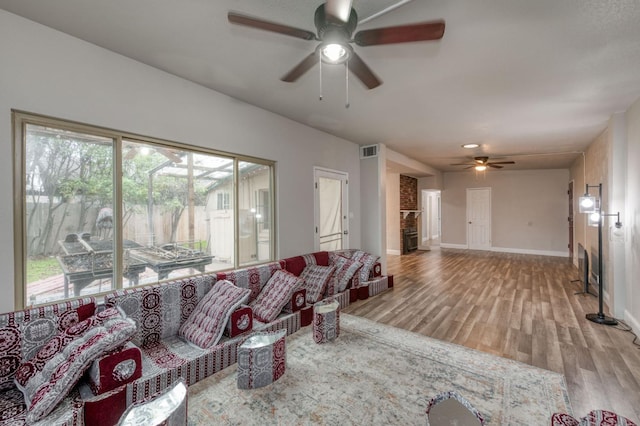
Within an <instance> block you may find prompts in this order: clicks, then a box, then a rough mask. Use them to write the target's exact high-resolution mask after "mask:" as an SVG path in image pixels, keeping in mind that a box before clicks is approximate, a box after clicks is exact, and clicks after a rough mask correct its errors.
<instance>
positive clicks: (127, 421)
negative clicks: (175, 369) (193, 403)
mask: <svg viewBox="0 0 640 426" xmlns="http://www.w3.org/2000/svg"><path fill="white" fill-rule="evenodd" d="M186 424H187V386H186V385H185V384H184V380H182V379H180V380H178V381H177V382H176V383H175V384H173V385H172V386H171V387H170V388H168V389H167V390H165V391H164V392H162V393H161V394H159V395H158V396H155V397H153V398H152V399H150V400H149V401H145V402H142V403H140V404H136V405H132V406H131V407H129V408H128V409H127V410H126V411H125V412H124V414H123V415H122V417H121V418H120V421H119V422H118V426H139V425H148V426H160V425H162V426H186Z"/></svg>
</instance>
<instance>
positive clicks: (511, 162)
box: [489, 161, 516, 164]
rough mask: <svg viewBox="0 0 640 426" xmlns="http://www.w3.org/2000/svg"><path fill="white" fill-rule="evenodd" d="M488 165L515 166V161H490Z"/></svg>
mask: <svg viewBox="0 0 640 426" xmlns="http://www.w3.org/2000/svg"><path fill="white" fill-rule="evenodd" d="M489 164H516V162H515V161H492V162H491V163H489Z"/></svg>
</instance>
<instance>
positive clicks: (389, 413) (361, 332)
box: [188, 314, 572, 425]
mask: <svg viewBox="0 0 640 426" xmlns="http://www.w3.org/2000/svg"><path fill="white" fill-rule="evenodd" d="M286 357H287V363H286V372H285V374H284V376H283V377H281V378H280V379H279V380H278V381H276V382H274V383H272V384H270V385H268V386H266V387H263V388H259V389H253V390H240V389H238V388H237V385H236V366H235V365H234V366H232V367H229V368H227V369H225V370H223V371H221V372H219V373H216V374H214V375H213V376H211V377H208V378H207V379H205V380H202V381H200V382H198V383H196V384H195V385H193V386H191V387H190V389H189V401H188V404H189V424H190V425H209V424H230V425H306V424H324V425H348V424H352V425H424V424H425V410H426V407H427V403H428V401H429V399H430V398H432V397H433V396H435V395H437V394H439V393H441V392H446V391H449V390H455V391H457V392H458V393H459V394H461V395H462V396H464V397H465V398H466V399H467V400H469V401H470V402H471V404H472V405H474V406H475V407H476V408H477V409H478V410H479V411H480V412H481V413H482V414H483V415H484V417H485V420H486V423H485V424H487V425H547V424H549V420H550V418H551V415H552V414H553V413H554V412H565V413H569V414H571V413H572V410H571V406H570V403H569V398H568V394H567V388H566V382H565V380H564V376H563V375H561V374H558V373H554V372H551V371H547V370H543V369H540V368H536V367H531V366H529V365H526V364H522V363H520V362H517V361H512V360H508V359H505V358H500V357H497V356H494V355H490V354H486V353H483V352H479V351H476V350H472V349H468V348H465V347H462V346H458V345H454V344H450V343H445V342H442V341H439V340H435V339H431V338H428V337H425V336H421V335H418V334H415V333H411V332H408V331H405V330H400V329H397V328H394V327H389V326H386V325H383V324H379V323H375V322H372V321H369V320H366V319H362V318H358V317H355V316H351V315H346V314H342V315H341V316H340V337H338V338H337V339H336V340H334V341H333V342H330V343H325V344H321V345H319V344H316V343H314V342H313V337H312V330H311V327H305V328H303V329H301V330H300V331H298V332H297V333H295V334H293V335H291V336H289V337H287V340H286Z"/></svg>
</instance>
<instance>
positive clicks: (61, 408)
mask: <svg viewBox="0 0 640 426" xmlns="http://www.w3.org/2000/svg"><path fill="white" fill-rule="evenodd" d="M391 287H393V277H392V276H382V275H381V271H380V264H379V263H377V257H375V256H372V255H370V254H368V253H365V252H362V251H359V250H345V251H337V252H326V251H325V252H316V253H311V254H306V255H301V256H294V257H290V258H287V259H282V260H279V261H276V262H270V263H266V264H262V265H257V266H252V267H248V268H242V269H238V270H233V271H224V272H218V273H211V274H202V275H198V276H194V277H190V278H185V279H181V280H177V281H169V282H164V283H161V284H153V285H146V286H140V287H135V288H129V289H123V290H117V291H112V292H110V293H107V294H106V295H104V296H100V297H84V298H79V299H75V300H70V301H67V302H63V303H58V304H54V305H49V306H42V307H37V308H33V309H28V310H24V311H19V312H11V313H6V314H2V315H0V426H2V425H23V424H37V425H50V424H56V425H83V424H87V425H112V424H115V423H116V422H117V420H118V419H119V417H120V415H121V414H122V413H123V412H124V411H125V409H126V408H127V407H128V406H130V405H132V404H135V403H139V402H141V401H144V400H146V399H148V398H152V397H153V396H154V395H156V394H158V393H160V392H162V391H163V390H164V389H166V388H168V387H169V386H171V385H172V384H173V383H174V382H176V381H177V380H178V379H180V378H182V379H184V381H185V382H186V384H187V385H191V384H193V383H195V382H197V381H199V380H202V379H204V378H205V377H207V376H209V375H211V374H214V373H216V372H218V371H220V370H222V369H224V368H226V367H228V366H230V365H232V364H234V363H235V362H236V357H237V350H238V346H239V345H240V344H241V343H242V341H243V340H244V339H245V338H246V337H247V335H248V333H250V332H251V331H252V330H260V331H275V330H281V329H285V330H287V334H292V333H295V332H296V331H298V330H299V329H300V328H301V327H305V326H308V325H309V324H310V323H311V320H312V316H313V314H312V313H313V304H314V303H317V302H319V301H322V300H326V299H328V298H331V299H334V300H338V301H339V303H340V305H341V307H343V308H344V307H346V306H348V305H349V304H350V303H353V302H354V301H356V300H359V299H365V298H368V297H370V296H374V295H376V294H378V293H380V292H382V291H385V290H387V289H389V288H391ZM96 330H97V331H96ZM91 333H94V334H96V335H98V336H100V338H96V337H95V336H93V334H91ZM100 333H102V334H100ZM105 336H106V337H105ZM91 339H93V340H91ZM94 341H95V342H98V343H99V344H100V345H102V346H100V347H97V343H93V342H94ZM52 342H54V343H55V344H53V343H52ZM92 345H93V346H96V348H94V347H93V346H92ZM87 347H90V348H92V350H93V354H94V355H93V357H92V358H91V359H86V358H88V356H85V351H86V348H87ZM100 351H101V352H100ZM97 352H100V353H99V354H98V355H96V353H97ZM62 358H64V359H62ZM27 360H29V361H28V362H27ZM33 360H40V361H39V362H35V361H33ZM51 365H53V367H52V366H51ZM69 365H71V367H72V368H73V374H72V375H69V374H68V370H69V368H70V367H69ZM61 366H62V367H61ZM80 375H81V376H82V377H81V378H80ZM76 376H78V377H76ZM61 377H64V378H65V379H64V380H62V379H61ZM78 379H79V380H78ZM33 382H35V384H34V383H33ZM42 382H44V383H45V385H43V384H42ZM62 382H64V383H62ZM65 386H66V387H65ZM29 389H33V390H34V392H35V391H36V390H37V391H40V393H41V394H44V395H47V394H49V395H53V394H55V398H52V397H51V396H50V399H51V400H50V401H45V404H41V405H40V406H37V408H38V410H35V409H33V408H34V407H31V408H29V409H27V407H26V405H25V404H26V403H33V401H36V403H38V402H39V400H37V398H31V399H29V398H25V395H27V394H25V393H24V392H25V390H29ZM27 399H28V402H26V401H27ZM45 399H46V398H45ZM43 406H44V407H43ZM34 412H36V414H34Z"/></svg>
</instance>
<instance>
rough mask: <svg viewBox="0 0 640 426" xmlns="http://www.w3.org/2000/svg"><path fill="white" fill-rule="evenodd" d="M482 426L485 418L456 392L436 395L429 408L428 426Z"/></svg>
mask: <svg viewBox="0 0 640 426" xmlns="http://www.w3.org/2000/svg"><path fill="white" fill-rule="evenodd" d="M448 425H458V426H482V425H484V417H482V414H480V412H479V411H478V410H476V409H475V408H474V407H473V406H472V405H471V403H470V402H469V401H467V400H466V399H465V398H463V397H462V396H461V395H460V394H458V393H457V392H455V391H449V392H444V393H441V394H439V395H436V396H435V397H433V398H432V399H431V400H430V401H429V405H428V406H427V426H448Z"/></svg>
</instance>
